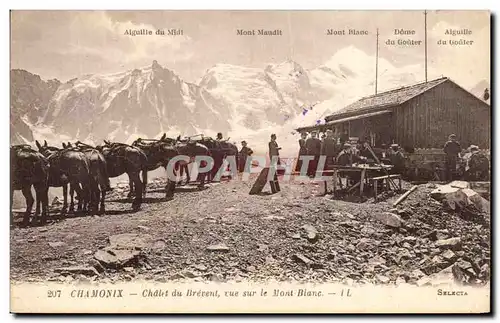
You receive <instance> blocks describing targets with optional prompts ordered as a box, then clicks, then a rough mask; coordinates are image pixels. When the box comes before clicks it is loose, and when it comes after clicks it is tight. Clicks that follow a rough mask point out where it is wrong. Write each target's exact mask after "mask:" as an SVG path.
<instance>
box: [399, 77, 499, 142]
mask: <svg viewBox="0 0 500 323" xmlns="http://www.w3.org/2000/svg"><path fill="white" fill-rule="evenodd" d="M490 116H491V108H490V106H489V105H488V104H486V103H485V102H483V101H481V100H480V99H479V98H477V97H475V96H474V95H472V94H471V93H469V92H467V91H465V90H464V89H462V88H460V87H459V86H458V85H456V84H454V83H453V82H451V81H446V82H444V83H441V84H439V85H437V86H436V87H434V88H432V89H429V90H427V91H426V92H424V93H422V94H420V95H418V96H416V97H414V98H413V99H411V100H409V101H407V102H405V103H404V104H402V105H401V106H399V107H395V108H394V119H393V120H394V122H395V125H394V126H395V131H394V133H395V137H396V138H395V139H396V142H397V143H399V144H400V145H402V146H411V147H414V148H438V147H442V146H443V145H444V143H445V142H446V140H447V139H448V135H449V134H451V133H455V134H456V135H457V139H458V140H459V142H460V143H461V145H462V147H464V148H465V147H468V146H469V145H471V144H475V145H478V146H479V147H480V148H483V149H490V145H491V138H490V136H491V117H490Z"/></svg>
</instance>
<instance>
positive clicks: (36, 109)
mask: <svg viewBox="0 0 500 323" xmlns="http://www.w3.org/2000/svg"><path fill="white" fill-rule="evenodd" d="M10 82H11V91H10V106H11V109H10V131H11V132H10V135H11V142H12V143H14V144H21V143H25V142H30V141H32V140H33V132H32V130H31V128H30V126H29V124H31V123H36V122H37V121H38V120H39V118H40V117H41V116H42V115H43V114H44V113H45V110H46V109H47V106H48V103H49V101H50V100H51V98H52V96H53V95H54V92H55V91H56V90H57V88H58V87H59V85H60V84H61V82H59V81H58V80H48V81H43V80H42V79H41V78H40V76H39V75H36V74H32V73H30V72H27V71H25V70H20V69H13V70H11V71H10Z"/></svg>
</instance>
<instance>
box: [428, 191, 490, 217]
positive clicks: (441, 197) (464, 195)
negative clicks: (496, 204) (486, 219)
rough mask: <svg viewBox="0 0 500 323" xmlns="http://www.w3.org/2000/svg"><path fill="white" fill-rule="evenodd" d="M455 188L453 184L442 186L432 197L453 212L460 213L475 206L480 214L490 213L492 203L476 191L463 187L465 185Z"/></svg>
mask: <svg viewBox="0 0 500 323" xmlns="http://www.w3.org/2000/svg"><path fill="white" fill-rule="evenodd" d="M467 184H468V183H467ZM457 186H460V187H455V186H452V185H451V184H448V185H441V186H439V187H438V188H436V189H435V190H433V191H432V192H431V193H430V196H431V197H432V198H433V199H435V200H437V201H440V202H441V203H443V204H444V205H445V206H447V207H448V208H449V209H451V210H455V211H459V210H461V209H464V208H467V207H468V206H474V208H475V209H476V210H477V211H479V212H484V213H488V214H489V213H490V202H489V201H488V200H486V199H485V198H483V197H482V196H481V195H480V194H479V193H477V192H476V191H474V190H472V189H470V188H468V187H463V186H465V185H463V184H457Z"/></svg>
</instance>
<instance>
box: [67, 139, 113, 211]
mask: <svg viewBox="0 0 500 323" xmlns="http://www.w3.org/2000/svg"><path fill="white" fill-rule="evenodd" d="M75 145H76V147H73V146H72V145H71V143H68V144H64V143H63V147H64V148H65V149H70V148H73V149H76V150H78V151H81V152H82V153H84V154H85V156H86V157H87V159H88V161H89V167H90V185H91V193H92V196H91V199H90V201H91V202H90V203H91V208H92V210H98V212H99V213H100V214H104V212H105V206H104V201H105V199H106V192H108V191H111V185H110V183H109V177H108V170H107V165H106V159H105V158H104V156H103V155H102V153H101V152H100V151H98V150H97V149H96V148H94V147H92V146H90V145H87V144H84V143H82V142H80V141H77V142H76V143H75Z"/></svg>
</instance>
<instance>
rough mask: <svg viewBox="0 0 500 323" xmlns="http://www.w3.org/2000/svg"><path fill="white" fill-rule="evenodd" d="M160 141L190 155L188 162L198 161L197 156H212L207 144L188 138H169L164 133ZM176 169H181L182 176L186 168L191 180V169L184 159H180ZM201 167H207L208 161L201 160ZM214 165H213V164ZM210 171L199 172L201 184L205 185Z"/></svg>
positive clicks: (180, 152) (201, 185) (181, 153)
mask: <svg viewBox="0 0 500 323" xmlns="http://www.w3.org/2000/svg"><path fill="white" fill-rule="evenodd" d="M160 142H163V143H165V144H168V145H174V147H175V148H176V149H177V151H178V152H179V155H184V156H188V157H190V161H189V162H188V163H193V162H195V161H196V157H197V156H210V157H212V156H211V154H210V151H209V149H208V148H207V147H206V146H205V145H202V144H200V143H198V142H196V141H193V140H190V139H187V140H181V139H180V136H179V137H177V139H173V138H168V137H167V135H166V134H165V133H164V134H163V136H162V137H161V138H160ZM175 166H176V167H175V171H178V170H179V169H180V170H181V176H182V170H183V169H184V170H185V171H186V173H187V174H186V175H187V178H188V182H189V170H188V167H187V163H186V162H184V161H179V162H177V164H176V165H175ZM198 166H201V167H206V166H207V163H206V161H203V160H201V161H200V165H198ZM212 166H213V165H212ZM209 173H210V172H204V173H199V174H198V180H199V181H200V184H199V186H200V187H204V185H205V181H206V180H207V178H209Z"/></svg>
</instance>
